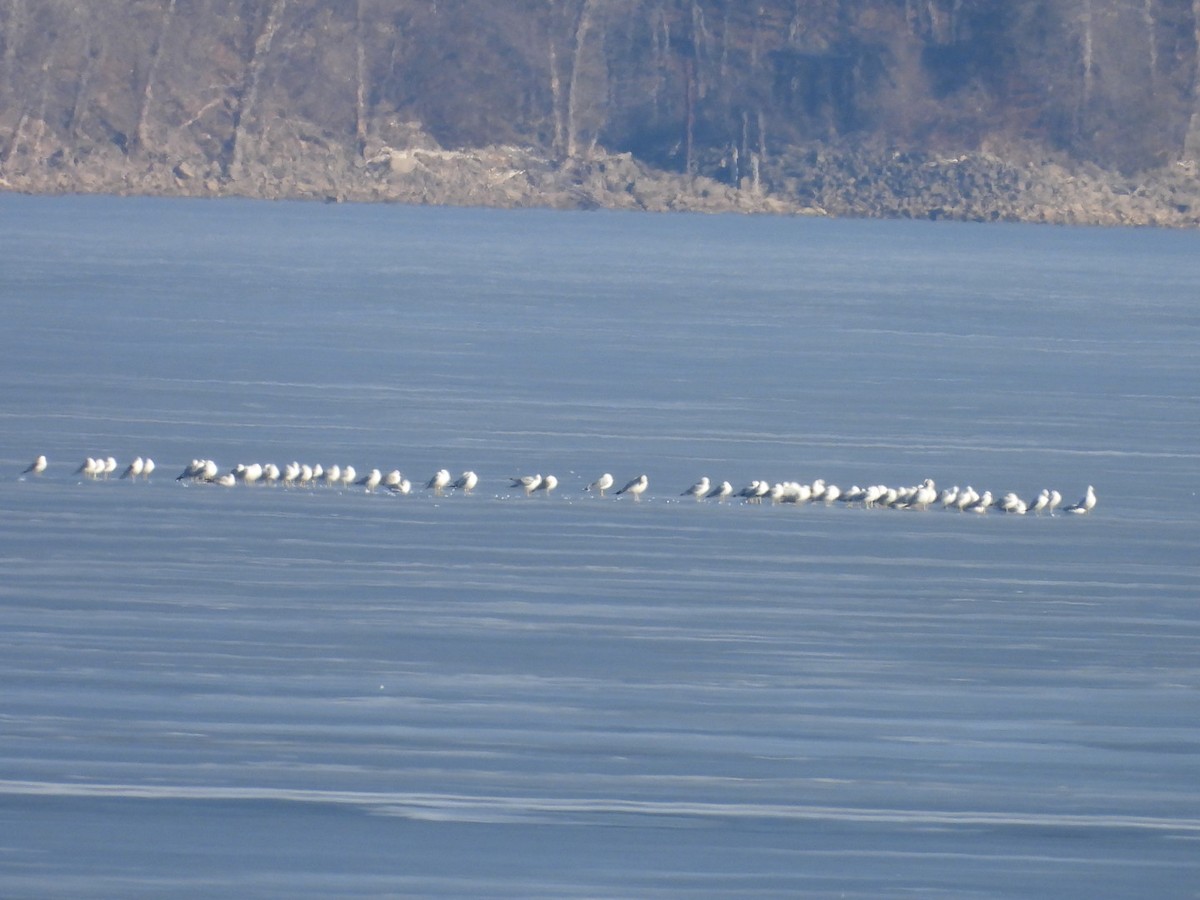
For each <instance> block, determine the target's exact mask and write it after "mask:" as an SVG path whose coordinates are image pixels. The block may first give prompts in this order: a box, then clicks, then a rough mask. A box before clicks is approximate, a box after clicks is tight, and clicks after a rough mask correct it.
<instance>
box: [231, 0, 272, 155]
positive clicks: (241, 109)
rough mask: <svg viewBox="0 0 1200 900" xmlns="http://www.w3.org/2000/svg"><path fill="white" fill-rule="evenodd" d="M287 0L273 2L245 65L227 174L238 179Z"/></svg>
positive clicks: (235, 113)
mask: <svg viewBox="0 0 1200 900" xmlns="http://www.w3.org/2000/svg"><path fill="white" fill-rule="evenodd" d="M286 6H287V0H273V2H272V3H271V8H270V10H269V11H268V12H267V18H266V20H265V21H264V22H263V27H262V30H261V31H260V32H259V34H258V37H257V38H256V39H255V41H254V47H253V49H252V50H251V51H250V59H249V60H248V61H247V63H246V72H245V80H244V86H243V89H242V91H241V93H240V95H239V97H238V103H237V108H236V109H235V110H234V115H233V134H232V135H231V137H230V143H231V149H230V153H229V166H228V169H227V174H228V175H230V176H231V177H235V178H236V177H238V176H240V175H241V174H242V169H243V162H242V159H243V156H244V154H245V152H246V151H245V140H246V138H245V131H246V123H247V122H249V121H251V120H252V114H253V112H254V107H255V105H256V104H257V102H258V83H259V78H260V77H261V75H262V69H263V65H264V62H265V60H266V57H267V54H268V53H270V52H271V42H272V41H273V40H274V39H275V33H276V32H277V31H278V30H279V23H280V20H281V19H282V17H283V11H284V8H285V7H286Z"/></svg>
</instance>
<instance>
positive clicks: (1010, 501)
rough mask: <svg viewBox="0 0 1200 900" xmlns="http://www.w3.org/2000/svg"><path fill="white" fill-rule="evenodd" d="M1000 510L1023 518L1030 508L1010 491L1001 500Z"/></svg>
mask: <svg viewBox="0 0 1200 900" xmlns="http://www.w3.org/2000/svg"><path fill="white" fill-rule="evenodd" d="M1000 508H1001V509H1002V510H1004V511H1005V512H1006V513H1016V514H1017V515H1019V516H1023V515H1025V510H1026V509H1028V506H1027V504H1026V503H1025V501H1024V500H1022V499H1021V498H1020V497H1018V496H1017V495H1016V493H1015V492H1013V491H1009V492H1008V493H1007V494H1005V495H1004V497H1003V498H1002V499H1001V500H1000Z"/></svg>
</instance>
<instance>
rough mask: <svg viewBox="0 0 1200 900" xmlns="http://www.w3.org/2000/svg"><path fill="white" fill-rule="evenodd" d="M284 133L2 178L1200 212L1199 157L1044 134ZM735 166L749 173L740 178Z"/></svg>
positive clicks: (387, 194) (207, 189) (614, 205)
mask: <svg viewBox="0 0 1200 900" xmlns="http://www.w3.org/2000/svg"><path fill="white" fill-rule="evenodd" d="M302 138H303V136H297V138H296V140H295V141H294V142H290V143H289V144H285V145H276V146H274V147H272V148H271V152H269V153H261V154H258V155H255V156H252V157H250V158H247V159H244V160H241V161H239V166H238V167H237V170H236V171H232V172H231V171H229V169H228V167H227V166H226V167H222V166H221V165H220V164H219V163H218V162H216V161H211V160H201V159H195V158H183V159H179V158H171V156H170V155H168V154H167V153H159V154H142V155H140V156H139V155H138V154H128V155H127V154H125V153H122V152H120V151H119V150H118V149H117V148H115V147H93V148H91V149H90V150H89V151H78V150H77V151H76V153H75V154H74V155H73V154H71V153H69V152H68V150H67V149H66V148H57V149H50V151H49V152H44V153H43V154H42V155H39V156H38V157H36V158H34V157H18V158H15V159H10V160H8V161H7V162H8V164H7V165H5V166H4V167H3V169H2V170H0V190H9V191H17V192H24V193H105V194H119V195H159V196H181V197H229V196H238V197H254V198H262V199H304V200H321V201H328V202H390V203H405V204H420V205H439V206H443V205H444V206H482V207H504V208H524V207H546V208H554V209H620V210H643V211H650V212H670V211H686V212H705V213H766V214H783V215H825V216H836V217H859V218H862V217H867V218H907V219H948V220H958V221H980V222H984V221H1006V222H1040V223H1055V224H1071V225H1123V226H1164V227H1183V228H1192V227H1196V226H1198V225H1200V178H1198V177H1197V169H1196V166H1195V164H1193V163H1174V164H1172V165H1168V166H1164V167H1162V168H1160V169H1158V170H1155V171H1152V172H1147V173H1141V174H1139V175H1138V176H1135V177H1130V176H1125V175H1122V174H1120V173H1117V172H1113V171H1109V170H1105V169H1101V168H1100V167H1098V166H1095V165H1092V164H1088V163H1080V162H1076V161H1072V160H1070V159H1068V158H1067V157H1065V156H1062V155H1059V154H1053V153H1048V152H1042V151H1039V150H1037V149H1036V148H1029V147H1017V148H1003V149H988V150H985V151H979V152H971V153H961V154H955V155H942V156H939V155H935V154H932V153H928V152H904V151H899V150H895V149H888V148H879V149H876V148H864V147H859V146H831V145H827V144H822V145H813V146H810V147H795V148H790V149H789V150H787V151H786V152H784V153H782V154H779V155H777V156H774V157H772V158H769V159H765V160H763V161H761V163H759V162H758V161H757V160H756V161H754V162H755V177H751V176H749V175H747V174H744V173H735V172H734V171H733V170H732V166H731V165H730V164H729V161H727V160H725V161H723V160H710V161H707V165H703V163H702V167H703V168H704V169H705V170H706V171H707V172H708V173H709V174H706V175H695V176H685V175H682V174H679V173H674V172H667V171H663V170H660V169H655V168H652V167H650V166H647V165H645V164H644V163H642V162H640V161H638V160H636V159H635V158H633V157H632V156H631V155H630V154H607V153H604V152H602V151H598V150H597V151H594V152H593V153H592V154H591V156H590V158H588V159H586V160H577V161H570V162H566V163H563V162H559V161H556V160H553V159H551V158H549V157H548V156H547V155H545V154H543V153H540V152H538V151H537V150H535V149H531V148H523V147H514V146H491V147H481V148H474V149H462V150H459V149H445V148H442V147H438V146H437V145H436V144H435V143H434V142H432V141H431V140H430V139H428V137H427V136H425V135H417V136H416V139H415V140H412V141H409V142H407V145H406V146H404V147H402V148H397V147H394V146H390V145H388V144H384V143H382V142H379V141H376V142H374V144H368V145H367V146H366V147H365V148H364V150H363V152H362V153H361V154H354V153H351V152H350V151H349V149H347V148H343V147H341V146H339V143H338V142H334V141H330V142H323V141H314V140H308V141H305V140H303V139H302ZM735 177H737V180H738V184H737V185H736V186H735V185H734V184H732V183H730V182H732V181H733V180H734V178H735Z"/></svg>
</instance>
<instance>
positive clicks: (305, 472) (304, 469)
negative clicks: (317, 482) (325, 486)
mask: <svg viewBox="0 0 1200 900" xmlns="http://www.w3.org/2000/svg"><path fill="white" fill-rule="evenodd" d="M315 478H316V473H315V472H314V471H313V467H312V466H310V465H309V464H308V463H301V464H300V475H299V476H298V477H297V478H296V480H297V481H298V482H300V484H301V485H303V486H305V487H307V486H308V485H310V484H312V483H313V479H315Z"/></svg>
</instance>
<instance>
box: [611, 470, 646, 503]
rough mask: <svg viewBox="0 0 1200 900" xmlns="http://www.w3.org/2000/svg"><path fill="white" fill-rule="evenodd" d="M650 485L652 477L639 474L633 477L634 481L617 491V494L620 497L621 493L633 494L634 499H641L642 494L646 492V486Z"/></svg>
mask: <svg viewBox="0 0 1200 900" xmlns="http://www.w3.org/2000/svg"><path fill="white" fill-rule="evenodd" d="M649 486H650V479H649V478H647V477H646V476H645V475H639V476H638V477H637V478H635V479H633V481H631V482H629V483H628V484H627V485H625V487H623V488H621V489H620V490H619V491H617V496H618V497H619V496H620V495H621V494H633V499H634V500H641V499H642V494H643V493H645V491H646V488H648V487H649Z"/></svg>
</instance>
